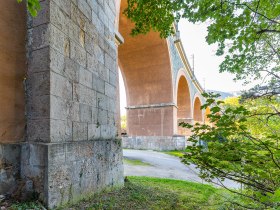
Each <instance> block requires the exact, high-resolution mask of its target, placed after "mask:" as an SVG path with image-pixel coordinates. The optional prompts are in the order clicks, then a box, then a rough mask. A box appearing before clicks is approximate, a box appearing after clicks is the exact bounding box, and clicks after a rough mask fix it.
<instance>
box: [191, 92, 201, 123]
mask: <svg viewBox="0 0 280 210" xmlns="http://www.w3.org/2000/svg"><path fill="white" fill-rule="evenodd" d="M200 107H201V100H200V98H199V97H196V98H195V100H194V106H193V120H194V122H203V115H202V110H201V109H200Z"/></svg>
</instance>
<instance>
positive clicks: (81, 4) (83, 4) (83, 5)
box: [77, 0, 91, 20]
mask: <svg viewBox="0 0 280 210" xmlns="http://www.w3.org/2000/svg"><path fill="white" fill-rule="evenodd" d="M77 3H78V8H79V9H80V10H81V12H82V14H84V15H85V16H86V17H87V18H88V19H89V20H91V7H90V6H89V4H88V3H87V0H77Z"/></svg>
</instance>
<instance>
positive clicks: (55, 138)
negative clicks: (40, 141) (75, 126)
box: [50, 119, 72, 142]
mask: <svg viewBox="0 0 280 210" xmlns="http://www.w3.org/2000/svg"><path fill="white" fill-rule="evenodd" d="M50 141H51V142H64V141H72V121H71V120H68V119H67V120H54V119H51V120H50Z"/></svg>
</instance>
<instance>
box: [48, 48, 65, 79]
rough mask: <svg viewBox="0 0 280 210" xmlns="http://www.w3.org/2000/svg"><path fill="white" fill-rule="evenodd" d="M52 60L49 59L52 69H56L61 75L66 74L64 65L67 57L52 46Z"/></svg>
mask: <svg viewBox="0 0 280 210" xmlns="http://www.w3.org/2000/svg"><path fill="white" fill-rule="evenodd" d="M49 54H50V60H49V66H50V70H51V71H54V72H56V73H58V74H60V75H64V73H65V72H64V66H65V57H64V55H63V54H62V53H61V52H58V51H57V50H55V49H53V48H50V52H49Z"/></svg>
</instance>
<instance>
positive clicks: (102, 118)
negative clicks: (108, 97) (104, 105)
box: [97, 109, 108, 125]
mask: <svg viewBox="0 0 280 210" xmlns="http://www.w3.org/2000/svg"><path fill="white" fill-rule="evenodd" d="M97 124H99V125H107V124H108V114H107V111H106V110H102V109H98V118H97Z"/></svg>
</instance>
